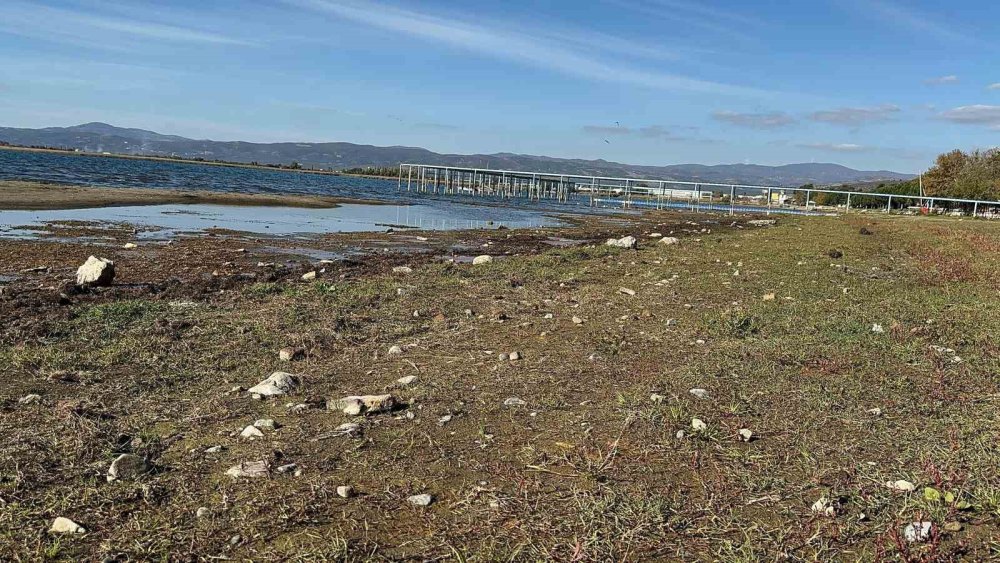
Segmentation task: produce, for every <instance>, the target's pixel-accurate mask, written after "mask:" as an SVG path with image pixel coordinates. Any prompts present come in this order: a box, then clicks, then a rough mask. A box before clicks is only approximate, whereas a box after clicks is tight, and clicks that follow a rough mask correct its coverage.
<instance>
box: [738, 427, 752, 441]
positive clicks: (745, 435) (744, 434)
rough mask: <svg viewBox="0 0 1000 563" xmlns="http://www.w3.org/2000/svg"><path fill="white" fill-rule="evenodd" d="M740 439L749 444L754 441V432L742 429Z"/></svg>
mask: <svg viewBox="0 0 1000 563" xmlns="http://www.w3.org/2000/svg"><path fill="white" fill-rule="evenodd" d="M740 439H741V440H743V441H744V442H749V441H750V440H752V439H753V430H750V429H749V428H740Z"/></svg>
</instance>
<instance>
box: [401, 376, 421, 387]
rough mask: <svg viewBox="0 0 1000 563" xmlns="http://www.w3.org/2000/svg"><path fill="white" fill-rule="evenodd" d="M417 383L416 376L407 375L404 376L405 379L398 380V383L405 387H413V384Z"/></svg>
mask: <svg viewBox="0 0 1000 563" xmlns="http://www.w3.org/2000/svg"><path fill="white" fill-rule="evenodd" d="M416 381H417V376H415V375H406V376H403V377H400V378H399V379H397V380H396V383H398V384H400V385H403V386H406V385H412V384H414V383H416Z"/></svg>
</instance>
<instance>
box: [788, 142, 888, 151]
mask: <svg viewBox="0 0 1000 563" xmlns="http://www.w3.org/2000/svg"><path fill="white" fill-rule="evenodd" d="M795 146H797V147H799V148H803V149H813V150H821V151H827V152H839V153H859V152H870V151H871V150H873V149H872V148H870V147H866V146H864V145H856V144H854V143H799V144H797V145H795Z"/></svg>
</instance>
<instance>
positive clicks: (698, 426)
mask: <svg viewBox="0 0 1000 563" xmlns="http://www.w3.org/2000/svg"><path fill="white" fill-rule="evenodd" d="M691 429H692V430H694V431H696V432H702V431H704V430H706V429H708V425H707V424H705V421H704V420H702V419H700V418H692V419H691Z"/></svg>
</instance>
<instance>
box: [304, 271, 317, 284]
mask: <svg viewBox="0 0 1000 563" xmlns="http://www.w3.org/2000/svg"><path fill="white" fill-rule="evenodd" d="M314 279H316V270H313V271H311V272H306V273H304V274H302V281H313V280H314Z"/></svg>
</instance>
